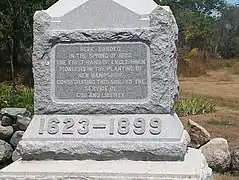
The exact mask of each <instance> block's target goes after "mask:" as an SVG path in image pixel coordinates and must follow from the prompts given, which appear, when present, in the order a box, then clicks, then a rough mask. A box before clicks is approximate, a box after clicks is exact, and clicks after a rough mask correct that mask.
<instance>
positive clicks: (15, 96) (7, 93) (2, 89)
mask: <svg viewBox="0 0 239 180" xmlns="http://www.w3.org/2000/svg"><path fill="white" fill-rule="evenodd" d="M17 89H18V90H17V91H13V90H12V88H11V86H10V85H9V84H7V83H0V109H2V108H7V107H16V108H26V109H27V110H28V111H30V112H31V113H33V112H34V108H33V106H34V95H33V94H34V93H33V90H32V89H30V88H26V87H24V86H18V87H17Z"/></svg>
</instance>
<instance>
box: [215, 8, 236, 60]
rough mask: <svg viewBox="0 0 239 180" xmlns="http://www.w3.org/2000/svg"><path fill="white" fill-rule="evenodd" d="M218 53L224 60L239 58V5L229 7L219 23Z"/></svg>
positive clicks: (223, 12) (224, 11)
mask: <svg viewBox="0 0 239 180" xmlns="http://www.w3.org/2000/svg"><path fill="white" fill-rule="evenodd" d="M217 33H218V37H219V40H218V52H219V54H220V55H221V56H222V57H223V58H235V57H239V5H234V6H228V7H227V8H225V9H224V10H223V11H222V16H221V18H220V20H219V21H218V23H217Z"/></svg>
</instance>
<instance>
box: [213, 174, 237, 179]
mask: <svg viewBox="0 0 239 180" xmlns="http://www.w3.org/2000/svg"><path fill="white" fill-rule="evenodd" d="M214 180H239V177H238V176H233V175H230V174H225V175H224V174H218V173H215V174H214Z"/></svg>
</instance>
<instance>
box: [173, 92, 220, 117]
mask: <svg viewBox="0 0 239 180" xmlns="http://www.w3.org/2000/svg"><path fill="white" fill-rule="evenodd" d="M215 107H216V106H215V104H214V103H212V102H211V101H209V100H208V99H207V98H204V97H199V96H194V95H192V96H187V97H185V98H183V99H181V100H180V101H179V102H178V103H176V105H175V110H176V112H177V113H178V115H179V116H189V115H197V114H206V113H212V112H214V111H215Z"/></svg>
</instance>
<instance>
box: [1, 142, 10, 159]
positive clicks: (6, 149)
mask: <svg viewBox="0 0 239 180" xmlns="http://www.w3.org/2000/svg"><path fill="white" fill-rule="evenodd" d="M12 152H13V149H12V147H11V145H10V144H8V143H7V142H5V141H2V140H0V163H4V162H6V161H7V160H9V159H11V156H12Z"/></svg>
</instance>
